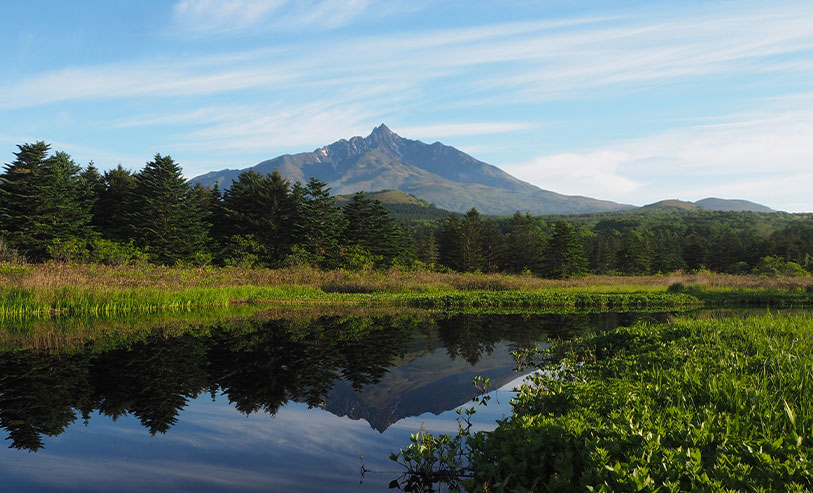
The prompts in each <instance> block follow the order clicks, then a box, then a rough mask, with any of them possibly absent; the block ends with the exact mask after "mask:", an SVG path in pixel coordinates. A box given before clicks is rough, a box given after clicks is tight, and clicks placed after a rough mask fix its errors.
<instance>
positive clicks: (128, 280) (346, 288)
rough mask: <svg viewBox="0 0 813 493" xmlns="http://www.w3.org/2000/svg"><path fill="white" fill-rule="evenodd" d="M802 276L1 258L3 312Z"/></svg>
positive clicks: (765, 289) (713, 287) (648, 299)
mask: <svg viewBox="0 0 813 493" xmlns="http://www.w3.org/2000/svg"><path fill="white" fill-rule="evenodd" d="M806 282H807V279H805V278H761V277H753V276H742V277H737V276H721V275H713V274H708V273H700V274H693V275H687V274H674V275H670V276H648V277H607V276H588V277H584V278H578V279H569V280H548V279H540V278H535V277H530V276H508V275H502V274H458V273H437V272H428V271H402V270H391V271H387V272H377V271H361V272H357V271H345V270H337V271H320V270H314V269H308V268H296V269H280V270H268V269H239V268H194V269H191V268H168V267H160V266H151V265H147V266H143V267H132V266H127V267H109V266H102V265H73V264H59V263H48V264H39V265H0V317H6V318H7V317H23V316H41V317H45V316H52V315H69V316H89V315H92V316H98V315H115V314H122V313H152V312H156V311H162V310H189V309H193V308H200V307H228V306H230V305H234V304H241V303H277V304H280V303H290V304H322V305H332V304H340V305H348V306H378V305H392V306H411V307H422V308H441V309H448V308H478V307H509V308H510V307H514V308H529V309H530V308H563V309H571V308H573V309H585V308H590V309H646V308H681V307H688V306H701V305H705V306H727V305H734V304H740V305H745V304H747V305H752V306H804V305H810V304H813V289H811V288H810V286H808V285H807V284H805V283H806ZM669 286H672V287H675V286H678V287H679V289H668V288H669Z"/></svg>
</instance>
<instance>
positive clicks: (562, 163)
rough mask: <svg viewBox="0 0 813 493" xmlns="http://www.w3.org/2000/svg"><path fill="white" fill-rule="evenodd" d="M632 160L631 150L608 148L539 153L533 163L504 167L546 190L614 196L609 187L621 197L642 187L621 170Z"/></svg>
mask: <svg viewBox="0 0 813 493" xmlns="http://www.w3.org/2000/svg"><path fill="white" fill-rule="evenodd" d="M630 159H631V156H630V154H629V153H627V152H624V151H616V150H609V149H608V150H598V151H594V152H588V153H581V154H580V153H559V154H552V155H545V156H538V157H536V158H535V159H533V160H531V161H530V162H527V163H520V164H514V165H506V166H503V169H505V171H507V172H508V173H511V174H512V175H514V176H516V177H517V178H520V179H522V180H525V181H528V182H531V183H534V184H536V185H538V186H540V187H541V188H544V189H546V190H551V191H554V192H558V193H563V194H566V195H587V196H590V197H597V198H602V199H606V198H610V195H608V190H612V191H613V193H612V196H613V197H614V198H617V199H618V200H621V199H619V197H628V196H630V194H631V193H633V192H635V191H636V190H638V189H639V188H640V187H641V186H642V184H641V183H640V182H638V181H636V180H633V179H631V178H628V177H626V176H623V175H622V174H621V172H620V170H619V168H620V167H621V165H623V164H625V163H627V162H629V161H630ZM627 200H628V199H627ZM622 201H623V200H622Z"/></svg>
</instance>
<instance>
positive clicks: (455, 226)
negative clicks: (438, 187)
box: [438, 213, 463, 271]
mask: <svg viewBox="0 0 813 493" xmlns="http://www.w3.org/2000/svg"><path fill="white" fill-rule="evenodd" d="M461 223H462V221H461V220H460V216H459V215H458V214H455V213H452V214H451V215H450V216H449V218H448V219H446V222H444V223H443V226H442V227H441V229H440V235H439V237H438V262H439V263H440V264H441V265H443V266H445V267H448V268H449V269H452V270H457V271H460V270H462V264H461V259H462V257H463V255H462V243H461V241H460V238H461V229H462V224H461Z"/></svg>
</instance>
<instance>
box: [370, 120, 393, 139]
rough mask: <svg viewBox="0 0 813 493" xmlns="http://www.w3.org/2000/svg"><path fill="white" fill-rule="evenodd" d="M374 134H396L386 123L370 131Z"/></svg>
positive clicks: (371, 134)
mask: <svg viewBox="0 0 813 493" xmlns="http://www.w3.org/2000/svg"><path fill="white" fill-rule="evenodd" d="M373 135H378V136H382V137H383V136H390V135H395V133H394V132H393V131H392V130H390V128H389V127H388V126H386V125H384V124H383V123H382V124H381V125H379V126H377V127H375V128H374V129H373V131H372V132H370V136H371V137H372V136H373Z"/></svg>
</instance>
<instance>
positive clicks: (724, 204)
mask: <svg viewBox="0 0 813 493" xmlns="http://www.w3.org/2000/svg"><path fill="white" fill-rule="evenodd" d="M695 205H699V206H700V207H702V208H704V209H709V210H712V211H735V212H776V211H775V210H773V209H771V208H770V207H767V206H764V205H761V204H756V203H754V202H750V201H748V200H735V199H718V198H716V197H709V198H706V199H703V200H698V201H697V202H695Z"/></svg>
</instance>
